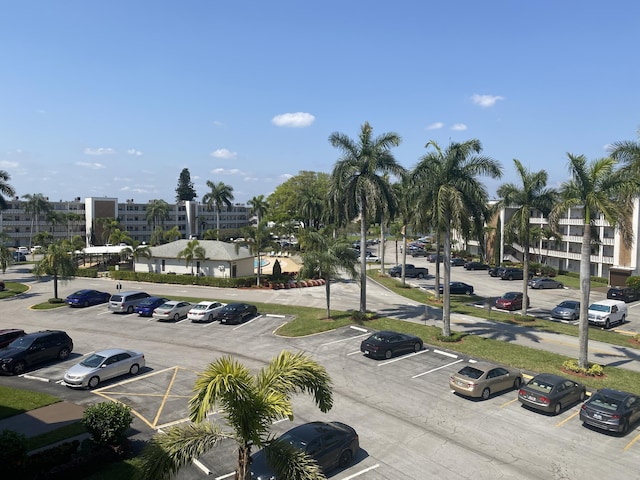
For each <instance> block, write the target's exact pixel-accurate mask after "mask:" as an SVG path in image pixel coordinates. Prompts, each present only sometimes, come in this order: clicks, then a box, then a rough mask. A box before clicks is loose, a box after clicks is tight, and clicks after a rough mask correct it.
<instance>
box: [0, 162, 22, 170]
mask: <svg viewBox="0 0 640 480" xmlns="http://www.w3.org/2000/svg"><path fill="white" fill-rule="evenodd" d="M0 167H2V169H3V170H4V169H5V168H6V169H7V170H10V169H14V168H18V162H10V161H9V160H0Z"/></svg>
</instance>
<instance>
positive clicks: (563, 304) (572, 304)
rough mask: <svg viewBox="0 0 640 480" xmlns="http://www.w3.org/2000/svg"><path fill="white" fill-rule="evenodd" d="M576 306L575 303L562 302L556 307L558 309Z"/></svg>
mask: <svg viewBox="0 0 640 480" xmlns="http://www.w3.org/2000/svg"><path fill="white" fill-rule="evenodd" d="M577 306H578V304H577V303H576V302H562V303H561V304H560V305H558V307H559V308H576V307H577Z"/></svg>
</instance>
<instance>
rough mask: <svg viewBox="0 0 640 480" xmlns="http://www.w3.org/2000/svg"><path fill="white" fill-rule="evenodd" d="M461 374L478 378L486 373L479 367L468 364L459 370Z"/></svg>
mask: <svg viewBox="0 0 640 480" xmlns="http://www.w3.org/2000/svg"><path fill="white" fill-rule="evenodd" d="M458 373H459V374H460V375H464V376H465V377H469V378H474V379H478V378H480V377H481V376H482V374H483V373H484V372H483V371H482V370H478V369H477V368H473V367H469V366H466V367H464V368H463V369H462V370H460V371H459V372H458Z"/></svg>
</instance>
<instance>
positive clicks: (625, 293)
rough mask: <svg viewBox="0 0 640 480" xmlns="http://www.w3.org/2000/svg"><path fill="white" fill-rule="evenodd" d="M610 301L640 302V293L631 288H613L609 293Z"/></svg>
mask: <svg viewBox="0 0 640 480" xmlns="http://www.w3.org/2000/svg"><path fill="white" fill-rule="evenodd" d="M607 298H608V299H610V300H622V301H623V302H625V303H629V302H633V301H635V300H640V292H639V291H638V290H634V289H633V288H629V287H611V288H610V289H609V291H608V292H607Z"/></svg>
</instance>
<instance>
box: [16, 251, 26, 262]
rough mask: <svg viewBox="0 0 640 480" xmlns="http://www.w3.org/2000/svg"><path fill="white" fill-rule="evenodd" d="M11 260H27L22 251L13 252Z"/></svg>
mask: <svg viewBox="0 0 640 480" xmlns="http://www.w3.org/2000/svg"><path fill="white" fill-rule="evenodd" d="M13 261H14V262H16V263H20V262H26V261H27V257H26V255H25V254H24V253H22V252H13Z"/></svg>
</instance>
